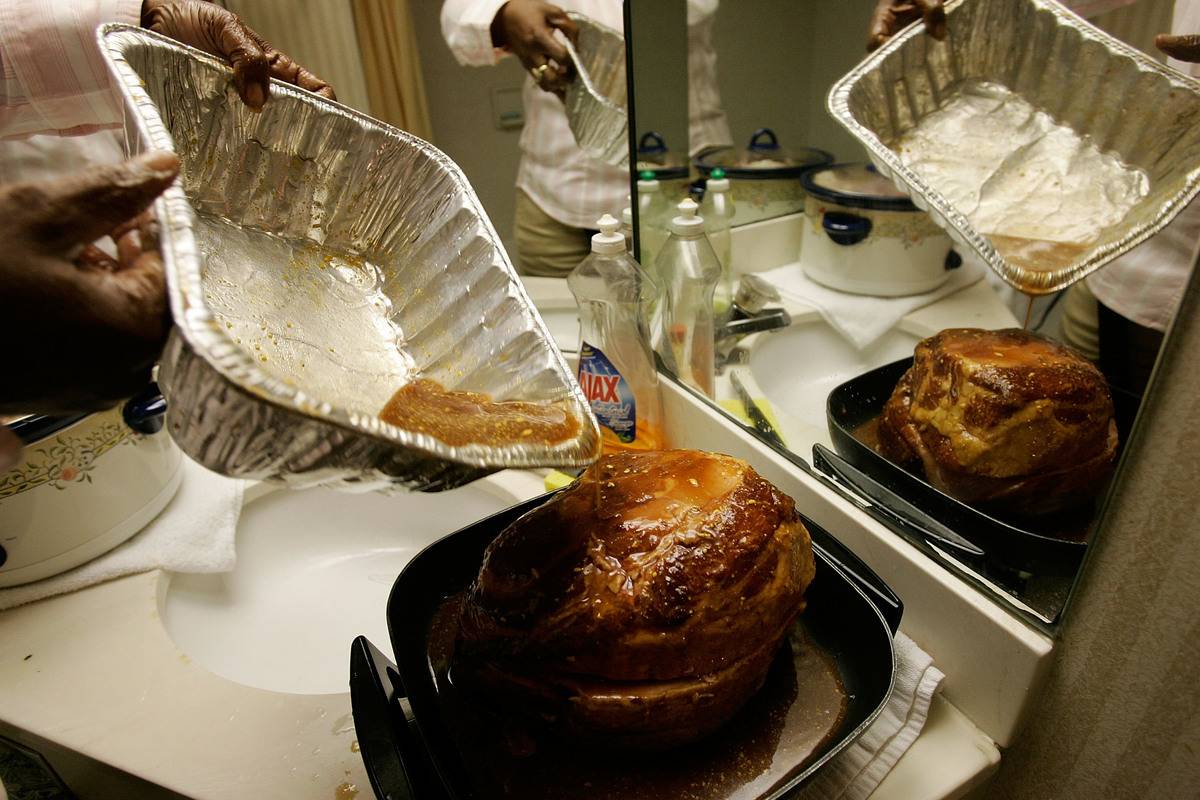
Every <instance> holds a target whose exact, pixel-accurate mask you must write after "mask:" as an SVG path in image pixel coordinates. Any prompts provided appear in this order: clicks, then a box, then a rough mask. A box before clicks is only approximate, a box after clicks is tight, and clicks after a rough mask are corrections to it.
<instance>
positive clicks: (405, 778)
mask: <svg viewBox="0 0 1200 800" xmlns="http://www.w3.org/2000/svg"><path fill="white" fill-rule="evenodd" d="M548 497H549V495H544V496H542V497H537V498H534V499H532V500H529V501H526V502H524V503H521V504H519V505H516V506H513V507H512V508H510V509H508V510H506V511H502V512H500V513H498V514H496V515H494V516H492V517H489V518H487V519H485V520H482V521H480V522H478V523H475V524H474V525H471V526H468V527H466V528H463V529H462V530H460V531H458V532H456V533H452V534H450V535H449V536H446V537H444V538H443V539H441V540H439V541H437V542H435V543H433V544H432V545H430V546H429V547H427V548H426V549H425V550H424V551H422V552H421V553H420V554H418V555H417V556H416V558H414V559H413V560H412V562H410V563H409V564H408V566H407V567H405V569H404V571H403V572H402V573H401V574H400V576H399V577H398V578H397V579H396V582H395V584H394V586H393V588H392V592H391V596H390V598H389V599H388V606H387V619H388V630H389V633H390V638H391V644H392V650H393V653H395V656H396V663H395V664H392V663H391V662H389V661H388V660H387V658H386V657H385V656H384V655H383V654H382V653H381V652H380V651H379V650H378V649H377V648H376V647H375V646H374V645H372V644H371V643H370V642H369V641H368V640H367V639H366V638H364V637H361V636H360V637H358V638H357V639H355V641H354V643H353V645H352V648H351V655H350V690H351V699H352V704H353V710H354V723H355V731H356V735H357V737H358V742H359V747H360V750H361V753H362V757H363V762H364V764H365V766H366V769H367V773H368V775H369V776H370V779H371V785H372V788H373V789H374V791H375V794H376V796H378V797H380V798H389V800H392V799H398V798H420V800H425V799H426V798H454V799H455V800H461V799H462V798H492V797H504V796H514V797H515V796H517V795H516V794H512V792H513V791H517V792H518V793H519V794H520V795H521V796H522V797H523V798H526V797H529V796H530V795H531V794H536V792H533V793H531V792H528V791H527V789H528V787H525V788H521V789H516V790H514V788H513V787H512V786H511V785H510V786H509V789H508V792H509V794H507V795H506V794H505V791H504V788H503V786H502V785H501V783H502V782H501V781H498V780H497V779H496V775H495V773H496V762H497V760H498V761H500V762H506V763H505V764H504V767H503V768H504V769H509V770H514V769H516V770H519V769H522V768H523V767H522V766H521V763H520V762H519V761H514V759H515V756H513V755H511V753H509V752H508V751H505V752H503V753H502V754H501V756H500V758H499V759H495V758H493V759H492V761H491V763H490V764H489V760H488V758H486V757H484V756H483V755H481V751H479V750H477V749H474V748H473V746H472V745H470V744H469V741H471V739H472V737H474V739H476V740H477V739H478V738H479V737H480V735H481V734H480V731H485V732H486V731H488V730H490V729H489V728H488V727H487V725H488V720H490V721H491V724H492V725H493V726H494V727H495V728H500V727H502V726H503V725H505V724H507V722H506V718H502V717H499V716H497V715H495V714H494V713H493V712H491V711H488V710H486V709H485V708H482V707H480V706H479V705H478V704H476V703H475V702H474V698H472V697H471V696H470V695H469V693H467V692H464V691H463V690H462V689H460V688H459V687H457V686H456V685H455V683H454V680H453V676H454V668H453V667H452V666H449V664H450V662H451V660H452V657H451V656H449V655H448V654H447V652H446V650H445V648H446V642H447V634H446V631H447V630H449V629H450V626H451V625H452V626H453V629H454V630H456V629H457V624H456V621H455V622H447V620H452V619H454V618H453V617H451V616H450V615H448V614H447V612H446V610H445V609H446V607H447V606H446V604H447V602H448V601H449V600H450V599H451V598H453V597H454V596H457V595H459V594H460V593H461V592H462V591H463V590H465V589H466V588H467V587H468V586H469V585H470V583H471V582H472V581H473V580H474V578H475V576H476V574H477V573H478V571H479V568H480V565H481V564H482V561H483V554H484V550H485V548H486V547H487V546H488V544H489V543H490V542H491V541H492V540H493V539H494V538H495V537H496V536H497V535H498V534H499V533H500V532H501V531H503V530H504V529H505V528H506V527H507V526H508V525H509V524H511V523H512V522H514V521H515V520H516V519H518V518H519V517H520V516H522V515H523V514H525V513H526V512H528V511H530V510H531V509H533V508H536V507H537V506H539V505H541V504H542V503H544V502H546V500H547V498H548ZM804 524H805V525H806V526H807V527H808V529H809V532H810V533H811V535H812V538H813V549H814V554H815V556H816V564H817V573H816V578H815V579H814V580H813V583H812V585H811V586H810V587H809V589H808V592H807V594H806V597H807V601H808V604H807V608H806V609H805V611H804V613H803V614H802V615H801V618H800V621H799V622H798V623H797V628H796V633H795V635H796V636H800V637H802V641H803V644H801V645H800V649H799V650H797V652H805V651H804V648H811V649H810V650H808V651H807V652H809V653H811V654H812V657H810V658H807V659H802V658H795V659H793V658H792V657H790V655H788V654H790V653H791V647H790V646H788V645H785V647H783V648H781V654H780V656H779V657H777V659H776V661H775V662H774V664H773V665H772V669H771V672H770V674H769V675H768V677H767V681H766V684H765V685H764V687H763V688H762V690H760V692H759V693H758V694H757V695H755V697H753V698H752V699H751V700H750V702H749V703H748V704H747V705H746V706H745V707H744V708H743V709H742V710H741V711H740V712H739V713H738V715H737V716H735V717H734V718H733V719H732V720H731V721H730V722H729V723H727V724H726V725H725V726H723V727H722V728H720V729H719V730H717V731H716V732H715V733H713V734H712V735H711V736H710V737H708V738H707V739H704V740H702V741H700V742H698V743H693V744H691V745H688V746H687V747H685V748H682V749H676V750H672V751H665V752H664V753H661V754H658V757H652V756H649V755H643V754H636V753H634V754H630V753H628V752H622V751H612V752H608V751H606V750H605V749H603V748H602V747H599V746H586V745H579V746H574V745H571V744H570V743H565V742H558V743H557V744H558V746H559V747H560V752H559V756H558V759H557V760H555V761H553V762H551V763H549V764H548V763H547V761H548V756H547V758H543V759H542V761H541V763H540V765H539V764H537V763H534V764H533V765H532V766H530V767H528V769H527V772H530V773H534V772H537V773H538V776H537V777H535V778H533V779H532V780H534V781H542V780H549V781H553V783H551V784H550V785H548V786H542V787H541V791H542V794H543V795H545V796H550V797H567V796H573V795H572V792H574V793H575V794H578V795H580V796H587V797H594V798H602V797H607V796H609V795H615V794H617V793H618V792H620V793H625V792H626V791H627V790H626V789H624V788H622V785H621V781H626V782H628V780H629V775H630V771H631V770H633V771H635V772H634V774H635V775H636V776H637V780H638V781H639V783H638V784H637V786H638V793H639V794H638V796H640V797H643V798H650V800H654V799H655V798H658V797H662V798H663V800H666V799H667V798H674V797H678V796H681V794H680V790H681V787H682V786H684V785H688V786H690V787H692V788H690V789H689V790H688V792H687V794H688V796H696V797H698V798H701V797H702V798H703V800H719V799H721V798H726V797H730V796H733V795H735V794H736V795H737V796H739V797H754V798H756V799H757V800H774V799H775V798H780V797H783V796H784V795H786V794H788V793H789V792H790V791H791V790H792V789H794V788H795V787H796V786H799V785H800V784H802V783H804V782H805V781H806V780H807V779H808V778H809V777H810V776H811V775H812V774H813V773H814V772H816V770H817V769H819V768H820V767H821V766H822V765H823V764H825V763H826V762H827V761H828V760H829V759H830V758H832V757H833V756H834V755H835V754H837V753H838V752H840V751H841V750H842V749H843V748H844V747H846V745H848V744H850V743H851V742H853V741H854V740H855V739H856V738H857V737H858V736H859V735H860V734H861V733H862V732H863V730H865V729H866V727H867V726H868V725H870V723H871V722H872V721H873V720H874V719H875V718H876V716H877V715H878V714H879V713H880V711H881V710H882V709H883V706H884V704H885V703H886V702H887V698H888V695H889V694H890V692H891V688H892V684H893V681H894V678H895V655H894V651H893V647H892V638H893V636H894V634H895V631H896V629H897V628H898V627H899V624H900V618H901V615H902V613H903V605H902V604H901V602H900V600H899V598H898V597H896V595H895V594H894V593H893V592H892V591H891V589H890V588H888V586H887V584H885V583H884V582H883V581H882V580H881V579H880V578H879V577H878V576H876V575H875V574H874V573H873V572H872V571H871V570H870V569H869V568H868V567H867V566H866V565H865V564H863V563H862V562H861V561H859V560H858V559H857V558H856V557H855V556H854V555H853V554H852V553H851V552H850V551H848V550H847V549H846V548H845V547H844V546H842V545H841V544H840V543H839V542H838V541H837V540H836V539H834V538H833V537H832V536H831V535H830V534H828V533H827V532H825V531H824V530H822V529H820V528H818V527H817V526H816V525H814V524H813V523H812V522H810V521H809V520H807V519H805V520H804ZM439 640H440V643H439ZM449 640H450V641H452V640H453V632H451V633H450V634H449ZM802 662H804V663H810V662H811V663H816V662H819V663H820V664H821V665H822V666H821V667H820V670H822V671H823V674H824V675H825V676H826V679H827V680H828V679H829V677H830V676H836V678H835V679H834V680H835V681H836V682H840V684H841V691H837V692H834V694H835V695H836V697H837V702H839V703H841V702H842V699H841V695H842V694H844V696H845V705H844V711H843V712H842V714H841V716H840V717H839V718H835V719H833V720H830V721H826V722H824V723H822V724H823V726H824V727H822V728H820V730H821V731H822V734H821V738H820V739H819V740H818V739H816V738H812V739H810V740H807V741H806V744H805V745H804V747H805V749H804V755H803V757H797V758H795V759H794V760H791V761H789V760H788V758H786V754H787V753H788V752H795V745H796V742H797V740H798V737H799V736H800V734H799V733H798V732H797V731H795V730H793V729H792V728H791V727H790V726H791V725H792V720H793V719H795V717H796V716H797V714H798V713H801V715H802V712H803V711H804V710H805V708H806V706H804V705H802V704H801V702H800V701H798V700H796V692H795V688H796V686H797V684H799V683H800V682H801V681H802V679H803V675H802V673H803V671H804V669H805V667H803V666H801V665H802ZM785 684H786V685H785ZM786 692H790V694H787V693H786ZM801 696H802V695H801ZM778 698H784V699H783V700H779V699H778ZM788 704H790V705H788ZM781 708H782V710H783V713H782V714H781V713H780V709H781ZM464 709H465V711H464ZM789 712H790V713H789ZM809 716H812V715H809ZM808 725H809V727H808V730H807V733H806V734H805V735H807V736H810V737H812V736H813V732H812V731H813V729H812V727H811V722H810V723H808ZM768 731H769V732H768ZM485 735H490V734H485ZM500 736H501V734H499V733H497V738H499V737H500ZM764 743H765V744H764ZM543 744H545V745H546V746H547V747H550V748H552V747H553V746H554V745H555V742H554V741H552V740H550V741H546V740H543ZM751 747H753V748H756V750H755V752H754V753H748V752H747V749H748V748H751ZM789 747H791V750H789ZM499 749H502V748H499ZM491 755H492V756H493V757H494V756H495V755H496V750H495V749H493V751H492V752H491ZM748 756H753V757H754V758H759V759H760V760H762V761H763V764H764V765H765V766H764V768H763V769H759V768H757V767H755V768H754V769H753V770H752V772H753V773H754V774H751V775H747V776H745V779H743V778H742V776H741V774H740V773H739V771H738V770H737V765H738V764H739V762H740V763H741V764H742V765H743V766H742V770H743V771H744V770H745V763H746V762H747V760H748ZM572 759H575V760H576V761H578V762H579V764H580V765H581V769H582V771H581V772H580V773H579V774H578V775H577V776H575V777H576V779H577V781H578V783H577V784H576V785H574V786H570V788H569V789H568V788H567V787H568V783H569V782H570V781H571V776H572V775H573V772H572V771H573V769H574V767H572V766H571V765H570V764H566V765H564V764H563V763H562V761H563V760H565V761H568V762H569V761H571V760H572ZM638 759H641V761H640V762H639V761H638ZM639 763H641V764H642V766H638V764H639ZM726 763H727V764H728V765H729V769H728V770H725V769H724V768H723V767H722V766H721V765H722V764H726ZM514 764H516V766H514ZM697 769H699V770H703V771H704V772H705V778H704V781H697V780H695V771H696V770H697ZM637 770H641V772H640V773H639V772H636V771H637ZM541 772H548V774H549V775H550V776H551V777H549V778H542V777H540V774H541ZM564 778H566V780H564ZM522 779H523V780H526V781H528V780H530V778H529V777H528V775H526V776H524V778H522ZM610 782H611V784H612V785H609V786H606V785H605V784H606V783H610ZM751 782H752V783H753V784H754V788H753V789H752V793H749V792H747V788H748V784H749V783H751ZM701 783H703V784H704V786H705V788H704V790H703V791H701V792H700V793H697V792H696V790H695V788H694V787H695V786H697V785H700V784H701ZM760 787H761V788H760ZM581 793H582V794H581Z"/></svg>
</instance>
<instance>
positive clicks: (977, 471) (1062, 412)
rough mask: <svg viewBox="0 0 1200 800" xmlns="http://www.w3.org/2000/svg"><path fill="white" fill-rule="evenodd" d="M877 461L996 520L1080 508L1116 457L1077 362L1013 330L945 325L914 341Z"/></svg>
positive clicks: (1096, 398)
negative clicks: (913, 465) (912, 471)
mask: <svg viewBox="0 0 1200 800" xmlns="http://www.w3.org/2000/svg"><path fill="white" fill-rule="evenodd" d="M879 439H880V452H881V453H882V454H883V455H884V456H885V457H886V458H889V459H890V460H892V461H895V462H897V463H901V464H904V463H910V462H919V463H920V464H921V466H922V467H923V468H924V470H925V476H926V478H927V479H928V480H929V482H930V483H931V484H933V485H934V486H936V487H937V488H938V489H941V490H942V491H944V492H946V493H947V494H949V495H951V496H953V497H956V498H958V499H959V500H962V501H963V502H965V503H970V504H974V505H985V506H991V507H994V508H995V509H996V510H997V512H998V513H1000V514H1001V515H1002V516H1035V515H1041V514H1046V513H1050V512H1054V511H1059V510H1063V509H1067V508H1071V507H1074V506H1078V505H1081V504H1083V503H1085V502H1087V501H1088V500H1091V499H1092V498H1093V497H1094V496H1095V495H1096V493H1097V492H1098V491H1099V490H1100V488H1101V487H1103V485H1104V481H1105V479H1106V478H1107V477H1108V475H1109V473H1110V472H1111V470H1112V465H1113V462H1114V460H1115V457H1116V450H1117V428H1116V422H1115V421H1114V420H1113V404H1112V394H1111V392H1110V391H1109V388H1108V383H1107V382H1106V381H1105V379H1104V376H1103V375H1102V374H1101V373H1100V371H1099V370H1098V369H1096V367H1095V366H1094V365H1093V364H1092V363H1091V362H1089V361H1088V360H1087V359H1086V358H1084V357H1083V356H1082V355H1081V354H1079V353H1077V352H1075V351H1074V350H1072V349H1070V348H1068V347H1065V346H1063V345H1061V344H1058V343H1057V342H1053V341H1051V340H1049V339H1046V338H1044V337H1041V336H1038V335H1036V334H1033V333H1030V332H1028V331H1023V330H1019V329H1011V330H1002V331H985V330H979V329H975V328H952V329H949V330H944V331H942V332H941V333H939V334H937V335H935V336H931V337H930V338H928V339H925V340H924V341H922V342H920V343H918V344H917V347H916V352H915V353H914V357H913V366H912V368H911V369H910V370H909V371H908V372H906V373H905V374H904V376H903V377H902V378H901V379H900V381H899V383H898V384H897V386H896V390H895V392H894V393H893V394H892V397H891V399H889V400H888V402H887V404H886V405H885V407H884V411H883V415H882V417H881V418H880V424H879Z"/></svg>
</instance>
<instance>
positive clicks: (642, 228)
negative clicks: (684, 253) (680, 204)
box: [637, 170, 671, 284]
mask: <svg viewBox="0 0 1200 800" xmlns="http://www.w3.org/2000/svg"><path fill="white" fill-rule="evenodd" d="M637 203H638V233H639V234H640V235H639V237H638V240H639V244H640V245H641V252H640V255H641V259H640V261H641V263H642V266H643V267H644V268H645V270H646V271H647V272H649V273H650V274H651V275H652V276H653V277H654V278H655V279H656V280H658V279H659V278H661V276H659V275H655V274H654V265H655V263H657V259H658V251H659V250H661V249H662V246H663V243H664V242H666V240H667V221H668V219H669V218H670V216H671V210H670V207H669V206H668V204H667V198H666V195H664V194H663V190H662V184H661V183H659V182H658V179H657V178H655V177H654V173H653V172H651V171H649V170H646V171H644V172H642V173H641V174H640V175H638V182H637ZM659 283H660V284H661V283H662V281H661V280H659Z"/></svg>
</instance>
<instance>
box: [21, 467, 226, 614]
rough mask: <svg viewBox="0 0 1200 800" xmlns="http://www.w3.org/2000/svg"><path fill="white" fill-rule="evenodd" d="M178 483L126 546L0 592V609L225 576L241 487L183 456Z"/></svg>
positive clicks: (123, 545)
mask: <svg viewBox="0 0 1200 800" xmlns="http://www.w3.org/2000/svg"><path fill="white" fill-rule="evenodd" d="M182 468H183V480H182V481H181V482H180V484H179V491H178V492H177V493H176V494H175V497H174V498H172V499H171V502H170V503H168V504H167V507H166V508H164V509H163V510H162V513H160V514H159V515H158V516H157V517H155V518H154V519H153V520H152V521H151V522H150V524H149V525H147V526H146V527H145V528H143V529H142V530H141V532H139V533H138V534H137V535H136V536H134V537H133V538H132V539H130V540H129V541H127V542H125V543H124V544H122V545H120V546H119V547H116V548H114V549H112V550H110V551H108V552H107V553H105V554H104V555H101V556H97V557H96V558H94V559H92V560H91V561H89V562H88V563H86V564H83V565H82V566H79V567H76V568H75V569H73V570H70V571H69V572H64V573H62V574H61V575H54V576H52V577H49V578H45V579H43V580H40V581H35V582H33V583H27V584H25V585H24V586H14V587H12V588H11V589H0V609H5V608H12V607H13V606H19V605H23V604H25V603H32V602H33V601H34V600H41V599H42V598H44V597H53V596H54V595H59V594H66V593H67V592H73V591H75V590H77V589H82V588H84V587H85V586H91V585H92V584H96V583H102V582H104V581H108V580H112V579H113V578H119V577H121V576H122V575H132V574H133V573H135V572H147V571H149V570H152V569H166V570H171V571H172V572H228V571H229V570H231V569H233V566H234V564H235V563H236V557H235V554H234V549H233V542H234V538H235V536H236V534H237V523H238V517H239V516H240V515H241V513H242V494H243V490H244V487H245V485H246V482H245V481H240V480H236V479H234V478H226V477H223V476H221V475H218V474H216V473H215V472H209V471H208V470H207V469H205V468H204V467H202V466H200V465H199V464H197V463H196V462H194V461H192V460H191V459H189V458H187V457H186V456H184V459H183V466H182Z"/></svg>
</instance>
